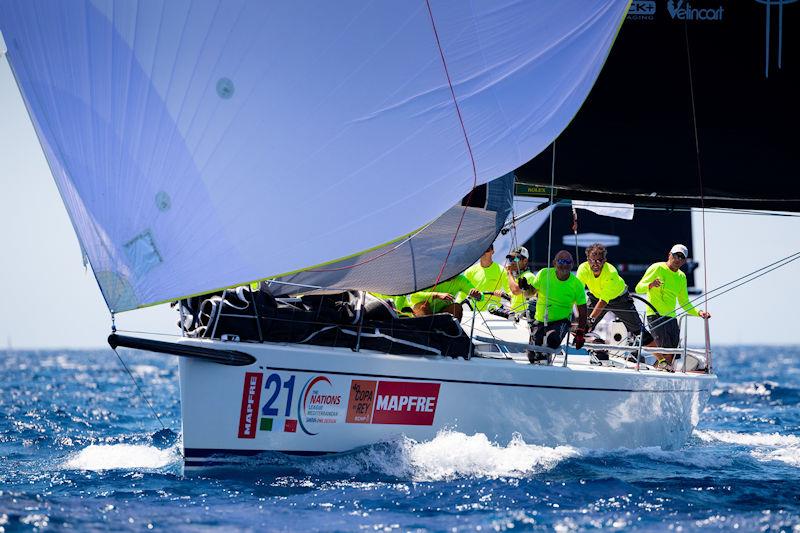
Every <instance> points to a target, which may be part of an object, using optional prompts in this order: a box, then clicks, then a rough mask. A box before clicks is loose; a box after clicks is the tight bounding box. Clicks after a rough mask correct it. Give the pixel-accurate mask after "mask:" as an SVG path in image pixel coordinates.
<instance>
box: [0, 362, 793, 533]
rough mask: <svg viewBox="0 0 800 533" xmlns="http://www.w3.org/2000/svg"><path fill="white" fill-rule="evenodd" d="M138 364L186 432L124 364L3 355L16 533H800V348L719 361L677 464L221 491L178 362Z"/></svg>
mask: <svg viewBox="0 0 800 533" xmlns="http://www.w3.org/2000/svg"><path fill="white" fill-rule="evenodd" d="M0 354H2V352H0ZM123 357H124V358H125V360H126V361H127V362H128V364H129V365H130V367H131V370H132V372H133V374H134V375H135V376H136V378H137V379H138V380H139V381H140V383H141V385H142V388H143V390H144V391H145V392H146V394H147V395H148V396H149V398H150V400H151V402H152V404H153V406H154V408H155V410H156V411H157V412H158V413H159V415H160V417H161V420H162V422H163V424H164V425H165V426H166V427H167V428H168V429H166V430H163V429H161V426H160V425H159V423H158V422H157V421H156V419H155V418H154V416H153V414H152V413H151V412H150V409H149V407H148V406H147V404H146V403H145V402H144V400H143V399H142V397H141V396H140V395H139V394H138V392H137V391H136V389H135V388H134V386H133V385H132V383H131V381H130V378H129V377H128V375H127V374H126V373H125V372H124V371H123V370H122V368H121V366H120V364H119V362H118V361H117V359H116V357H115V356H114V354H113V352H110V351H98V352H90V353H87V352H77V351H76V352H67V351H46V352H20V351H15V352H10V353H6V354H5V355H4V356H0V383H2V394H0V531H4V530H5V531H16V530H27V529H31V530H35V529H48V530H52V529H58V528H67V527H69V528H71V529H75V530H78V531H86V530H91V529H109V528H112V529H114V530H120V529H122V530H125V529H130V530H143V529H148V528H158V529H161V528H169V529H171V530H173V531H174V530H189V529H192V530H195V529H217V528H220V529H226V530H230V529H241V530H299V529H303V530H341V531H353V530H360V529H363V530H372V531H375V530H387V531H389V530H395V529H397V530H445V529H447V530H451V529H453V528H456V529H470V530H472V529H475V530H508V529H514V530H521V529H522V530H524V529H548V530H550V529H555V530H557V531H567V530H575V529H595V528H603V529H609V530H614V529H618V530H623V529H624V530H631V529H641V530H663V529H664V528H667V527H668V528H672V529H675V530H678V531H681V530H683V531H686V530H696V529H718V530H731V529H734V528H736V529H739V530H745V531H747V530H762V531H763V530H775V531H780V530H783V531H792V530H794V531H800V526H798V524H800V348H797V347H791V348H754V347H736V348H719V349H718V350H717V352H716V359H715V361H716V363H717V365H718V373H719V376H720V383H719V385H718V387H717V389H716V390H715V391H714V394H713V396H712V398H711V402H710V405H709V406H708V408H707V409H706V411H705V413H704V416H703V419H702V422H701V424H700V426H699V428H698V429H697V430H696V431H695V432H694V435H693V436H692V438H691V440H690V442H689V443H688V444H687V445H686V446H685V447H684V448H683V449H681V450H677V451H663V450H661V449H658V448H641V449H635V450H614V451H600V450H587V449H577V448H572V447H568V446H562V447H557V448H547V447H542V446H536V445H534V444H529V443H525V442H523V441H522V440H519V439H517V440H514V441H513V442H511V443H510V444H509V445H507V446H498V445H496V444H495V443H492V442H491V441H489V440H488V439H487V438H486V437H485V436H484V435H481V434H478V435H464V434H462V433H455V432H449V433H442V434H440V435H439V436H437V437H436V438H435V439H433V440H432V441H429V442H413V441H410V440H398V441H396V442H389V443H382V444H378V445H375V446H371V447H369V448H366V449H363V450H358V451H356V452H353V453H351V454H346V455H342V456H338V457H328V458H313V459H285V458H283V457H271V458H270V457H267V458H265V459H262V461H263V462H266V463H268V464H269V465H270V466H271V468H270V471H269V472H265V471H264V470H263V469H261V471H259V466H260V465H259V464H248V465H245V466H244V467H243V468H240V469H237V470H233V471H227V472H220V473H218V474H215V475H214V476H213V477H212V476H201V475H193V476H187V477H184V476H183V475H182V469H181V460H180V456H179V453H178V449H179V440H180V400H179V394H178V393H179V391H178V371H177V364H176V362H175V360H174V359H172V358H169V357H165V356H157V355H153V354H147V353H141V352H130V351H129V352H123ZM531 409H536V406H531ZM653 416H654V417H657V416H659V413H653ZM276 465H277V466H276Z"/></svg>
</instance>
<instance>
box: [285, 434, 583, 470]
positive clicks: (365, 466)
mask: <svg viewBox="0 0 800 533" xmlns="http://www.w3.org/2000/svg"><path fill="white" fill-rule="evenodd" d="M578 455H580V452H579V451H578V450H577V449H575V448H572V447H569V446H558V447H555V448H549V447H547V446H536V445H532V444H526V443H525V442H524V441H523V440H522V438H521V437H519V436H515V437H514V438H513V439H512V440H511V442H509V443H508V445H505V446H503V445H500V444H497V443H493V442H491V441H490V440H489V439H488V438H487V437H486V435H484V434H482V433H479V434H476V435H465V434H464V433H458V432H455V431H441V432H439V434H438V435H437V436H436V437H435V438H433V439H432V440H430V441H426V442H416V441H414V440H411V439H404V440H403V441H400V442H398V443H393V444H390V445H387V446H372V447H369V448H367V449H365V450H363V451H360V452H357V453H355V454H351V455H345V456H340V457H336V458H323V459H319V460H312V461H309V462H307V463H304V464H302V465H300V467H301V468H302V469H303V470H304V471H306V472H307V473H310V474H343V473H344V474H348V475H357V474H361V473H365V472H376V471H377V472H380V473H382V474H385V475H390V476H397V477H409V478H411V479H413V480H414V481H439V480H445V479H453V478H456V477H483V478H499V477H526V476H530V475H534V474H537V473H540V472H545V471H547V470H551V469H553V468H555V466H556V465H558V464H559V463H560V462H561V461H563V460H565V459H568V458H570V457H575V456H578Z"/></svg>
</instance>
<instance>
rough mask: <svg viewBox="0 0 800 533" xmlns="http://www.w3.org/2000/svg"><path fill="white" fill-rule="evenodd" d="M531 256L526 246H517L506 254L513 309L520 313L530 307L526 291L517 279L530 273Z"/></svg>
mask: <svg viewBox="0 0 800 533" xmlns="http://www.w3.org/2000/svg"><path fill="white" fill-rule="evenodd" d="M529 257H530V255H529V254H528V249H527V248H525V247H524V246H517V247H516V248H514V249H513V250H511V251H510V252H509V253H508V255H507V256H506V261H507V263H506V275H507V276H508V288H509V292H511V310H512V311H513V312H515V313H517V314H520V315H521V314H522V313H524V312H525V311H526V310H527V309H528V299H527V298H526V296H527V295H526V294H525V291H523V290H522V289H521V288H520V286H519V283H517V279H519V278H520V277H521V276H523V275H524V274H530V271H529V270H528V258H529ZM531 281H532V280H531Z"/></svg>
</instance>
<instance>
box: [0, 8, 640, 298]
mask: <svg viewBox="0 0 800 533" xmlns="http://www.w3.org/2000/svg"><path fill="white" fill-rule="evenodd" d="M627 5H628V1H627V0H598V1H595V2H589V3H587V2H585V1H584V0H559V1H558V2H553V1H552V0H529V1H526V2H517V3H510V4H502V5H499V4H497V3H495V2H483V3H481V2H478V3H472V4H465V3H463V2H457V1H452V2H443V1H436V0H433V1H431V2H430V13H429V10H428V4H427V3H426V2H418V1H408V2H373V3H367V4H365V3H364V2H361V1H342V2H322V1H320V2H308V3H295V2H288V3H281V2H266V1H225V2H214V1H202V0H200V1H196V2H190V1H186V0H170V1H167V0H152V1H147V2H112V1H110V0H109V1H101V0H94V1H91V0H83V1H80V0H76V1H71V2H50V1H45V0H0V30H2V31H3V33H4V34H5V37H6V41H7V42H8V47H9V51H8V56H9V59H10V62H11V64H12V67H13V69H14V73H15V76H16V78H17V81H18V83H19V86H20V89H21V91H22V94H23V97H24V99H25V102H26V105H27V106H28V109H29V111H30V114H31V117H32V119H33V123H34V126H35V128H36V131H37V133H38V135H39V138H40V140H41V142H42V146H43V148H44V152H45V155H46V157H47V160H48V162H49V164H50V166H51V169H52V172H53V175H54V177H55V180H56V182H57V184H58V187H59V190H60V192H61V195H62V197H63V199H64V202H65V204H66V206H67V209H68V211H69V213H70V216H71V219H72V221H73V224H74V226H75V229H76V231H77V233H78V235H79V239H80V241H81V243H82V245H83V247H84V249H85V251H86V254H87V256H88V258H89V260H90V262H91V264H92V268H93V270H94V272H95V274H96V276H97V278H98V282H99V284H100V287H101V290H102V292H103V295H104V297H105V299H106V302H107V304H108V306H109V308H110V309H111V310H112V311H124V310H128V309H132V308H136V307H141V306H145V305H150V304H153V303H158V302H161V301H166V300H170V299H176V298H178V297H182V296H187V295H190V294H196V293H203V292H207V291H211V290H214V289H217V288H220V287H224V286H230V285H235V284H238V283H243V282H247V281H250V280H254V279H261V278H264V277H267V276H273V275H279V274H284V273H287V272H292V271H296V270H299V269H304V268H307V267H310V266H314V265H318V264H320V263H323V262H327V261H330V260H334V259H338V258H341V257H345V256H348V255H350V254H353V253H357V252H359V251H362V250H365V249H368V248H371V247H374V246H376V245H379V244H382V243H385V242H387V241H390V240H392V239H396V238H398V237H400V236H402V235H404V234H407V233H409V232H411V231H413V230H414V229H416V228H418V227H420V226H422V225H424V224H426V223H428V222H430V221H431V220H433V219H435V218H436V217H437V216H438V215H440V214H441V213H443V212H444V211H445V210H447V209H448V208H449V207H451V206H452V205H453V204H455V203H456V202H457V201H459V199H460V198H461V197H462V196H464V195H465V194H466V193H467V192H468V191H469V190H470V188H471V187H472V186H473V183H474V176H473V169H472V158H471V157H470V150H471V152H472V155H473V157H474V161H475V167H476V168H475V173H476V174H477V183H479V184H480V183H485V182H487V181H489V180H491V179H492V178H495V177H497V176H501V175H503V174H505V173H507V172H509V171H511V170H513V169H514V168H516V167H517V166H519V165H520V164H522V163H524V162H526V161H528V160H529V159H531V158H532V157H533V156H535V155H536V154H537V153H538V152H539V151H541V150H542V149H543V148H544V147H545V146H547V145H548V144H549V143H550V142H551V141H552V140H553V138H555V137H556V136H557V135H558V134H559V133H560V132H561V131H562V130H563V128H564V127H565V126H566V125H567V123H568V122H569V120H570V119H571V118H572V117H573V116H574V114H575V113H576V112H577V110H578V108H579V107H580V105H581V103H582V102H583V100H584V99H585V97H586V96H587V94H588V92H589V90H590V88H591V86H592V84H593V83H594V80H595V79H596V77H597V75H598V73H599V71H600V69H601V67H602V64H603V61H604V59H605V57H606V55H607V53H608V51H609V48H610V46H611V44H612V42H613V39H614V36H615V34H616V31H617V29H618V27H619V25H620V24H621V21H622V19H623V16H624V14H625V11H626V9H627ZM434 26H435V30H436V33H435V32H434ZM437 33H438V44H437ZM440 47H441V55H443V56H444V58H445V61H446V65H447V72H448V73H449V79H450V81H451V82H452V86H453V90H454V92H455V96H456V98H457V100H458V103H459V106H460V112H461V119H459V115H458V113H457V110H456V107H455V105H454V102H453V97H452V94H451V91H450V83H449V82H448V77H447V75H446V73H445V69H444V66H443V62H442V57H441V55H440ZM462 120H463V130H462V123H461V121H462ZM464 130H465V131H466V137H467V138H468V139H469V146H468V144H467V142H466V141H465V133H464Z"/></svg>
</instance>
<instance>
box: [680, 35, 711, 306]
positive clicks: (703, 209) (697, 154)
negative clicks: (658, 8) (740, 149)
mask: <svg viewBox="0 0 800 533" xmlns="http://www.w3.org/2000/svg"><path fill="white" fill-rule="evenodd" d="M683 35H684V38H685V41H686V65H687V67H688V71H689V94H690V95H691V102H692V129H693V130H694V152H695V158H696V160H697V181H698V182H699V185H700V213H701V216H702V226H703V292H704V293H705V294H706V296H705V298H704V302H703V307H704V308H705V312H706V313H708V296H707V294H708V253H707V251H706V250H707V249H706V204H705V194H704V191H703V172H702V166H701V165H700V139H699V136H698V134H697V110H696V108H695V101H694V79H693V78H692V55H691V52H690V51H689V24H688V22H687V20H684V21H683Z"/></svg>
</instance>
